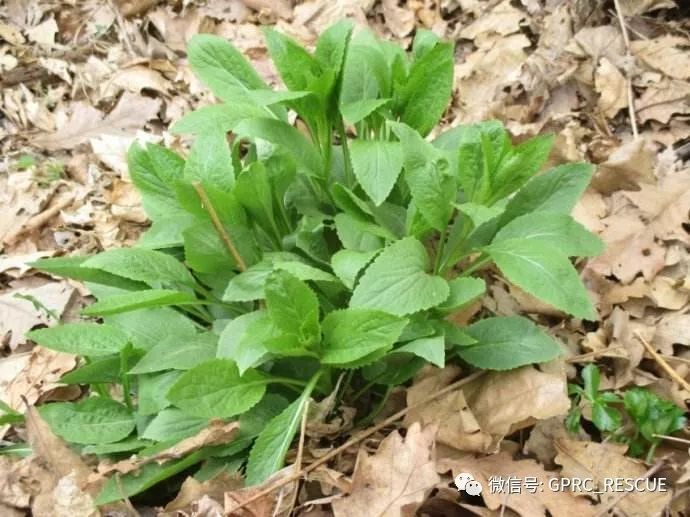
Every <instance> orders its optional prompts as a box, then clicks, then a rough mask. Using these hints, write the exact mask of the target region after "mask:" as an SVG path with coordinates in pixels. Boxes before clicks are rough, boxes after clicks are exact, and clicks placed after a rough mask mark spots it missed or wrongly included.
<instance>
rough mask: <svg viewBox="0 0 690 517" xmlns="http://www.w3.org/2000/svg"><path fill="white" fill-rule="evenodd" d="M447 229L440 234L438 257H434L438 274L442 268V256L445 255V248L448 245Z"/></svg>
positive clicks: (435, 271) (435, 272)
mask: <svg viewBox="0 0 690 517" xmlns="http://www.w3.org/2000/svg"><path fill="white" fill-rule="evenodd" d="M446 239H447V237H446V230H445V229H444V230H443V233H441V234H440V235H439V241H438V248H436V258H435V259H434V274H436V275H438V273H439V269H440V268H441V257H442V256H443V248H444V247H445V246H446Z"/></svg>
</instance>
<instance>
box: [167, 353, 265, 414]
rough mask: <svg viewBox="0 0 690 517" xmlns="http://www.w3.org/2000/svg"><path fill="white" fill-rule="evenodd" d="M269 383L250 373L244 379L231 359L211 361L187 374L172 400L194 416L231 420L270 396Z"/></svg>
mask: <svg viewBox="0 0 690 517" xmlns="http://www.w3.org/2000/svg"><path fill="white" fill-rule="evenodd" d="M266 384H267V380H266V379H265V378H264V377H263V376H262V375H260V374H259V373H257V372H255V371H253V370H250V371H247V372H245V373H244V375H242V376H240V374H239V371H238V369H237V365H236V364H235V363H234V362H233V361H229V360H227V359H211V360H210V361H206V362H205V363H201V364H199V365H197V366H195V367H194V368H192V369H191V370H187V371H186V372H184V373H183V374H182V375H181V376H180V378H179V379H178V380H177V382H176V383H175V384H174V385H173V387H172V388H170V391H169V392H168V400H170V402H172V403H173V404H174V405H175V406H177V407H179V408H180V409H182V410H183V411H185V412H186V413H187V414H189V415H191V416H197V417H200V418H229V417H231V416H235V415H238V414H240V413H243V412H245V411H247V410H248V409H249V408H251V407H252V406H253V405H254V404H256V403H257V402H259V400H261V398H262V397H263V396H264V393H265V392H266Z"/></svg>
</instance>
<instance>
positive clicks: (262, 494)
mask: <svg viewBox="0 0 690 517" xmlns="http://www.w3.org/2000/svg"><path fill="white" fill-rule="evenodd" d="M484 373H485V372H484V371H478V372H474V373H473V374H471V375H468V376H467V377H465V378H464V379H460V380H459V381H456V382H454V383H452V384H449V385H448V386H446V387H445V388H443V389H440V390H439V391H437V392H436V393H432V394H431V395H429V396H428V397H425V398H424V399H422V400H420V401H419V402H417V403H416V404H413V405H411V406H408V407H406V408H404V409H401V410H400V411H398V412H397V413H395V414H393V415H391V416H389V417H388V418H386V419H385V420H384V421H382V422H380V423H379V424H377V425H375V426H374V427H370V428H369V429H365V430H363V431H361V432H359V433H357V434H356V435H354V436H353V437H352V438H350V439H349V440H348V441H346V442H345V443H344V444H342V445H341V446H340V447H336V448H335V449H333V450H332V451H331V452H329V453H328V454H326V455H325V456H322V457H321V458H320V459H318V460H316V461H315V462H314V463H312V464H310V465H308V466H307V467H304V468H303V469H301V470H299V471H298V472H296V473H294V474H292V475H290V476H287V477H285V478H283V479H281V480H279V481H277V482H276V483H275V484H273V485H271V486H269V487H268V488H265V489H263V490H261V491H259V492H257V493H256V494H255V495H254V496H252V497H250V498H249V499H247V500H246V501H243V502H242V503H240V504H238V505H237V506H235V507H234V508H232V509H231V510H229V511H228V510H226V512H225V514H226V515H232V514H234V513H235V512H237V511H238V510H240V509H242V508H244V507H245V506H247V505H249V504H251V503H253V502H254V501H257V500H259V499H261V498H263V497H266V496H267V495H269V494H270V493H271V492H273V491H274V490H277V489H279V488H280V487H282V486H284V485H287V484H288V483H291V482H293V481H295V480H296V479H299V478H300V477H302V476H304V475H305V474H308V473H309V472H311V471H313V470H315V469H317V468H318V467H320V466H321V465H324V464H326V463H328V462H329V461H331V460H332V459H333V458H335V457H336V456H337V455H338V454H340V453H342V452H343V451H345V450H347V449H349V448H350V447H352V446H353V445H355V444H357V443H359V442H361V441H362V440H365V439H366V438H369V437H370V436H371V435H373V434H374V433H376V432H378V431H380V430H381V429H383V428H384V427H386V426H388V425H391V424H392V423H394V422H395V421H397V420H399V419H401V418H402V417H404V416H405V415H406V414H407V413H408V412H409V411H410V410H412V409H416V408H418V407H421V406H424V405H426V404H428V403H429V402H431V401H432V400H435V399H437V398H439V397H441V396H443V395H446V394H448V393H450V392H452V391H455V390H457V389H458V388H459V387H460V386H463V385H465V384H468V383H470V382H472V381H474V380H476V379H478V378H479V377H481V376H482V375H484Z"/></svg>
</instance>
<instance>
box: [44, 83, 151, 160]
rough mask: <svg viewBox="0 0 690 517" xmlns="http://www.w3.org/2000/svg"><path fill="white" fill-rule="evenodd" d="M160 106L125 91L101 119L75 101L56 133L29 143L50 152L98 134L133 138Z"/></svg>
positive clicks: (90, 109)
mask: <svg viewBox="0 0 690 517" xmlns="http://www.w3.org/2000/svg"><path fill="white" fill-rule="evenodd" d="M160 105H161V102H160V101H159V100H155V99H150V98H148V97H141V96H139V95H135V94H132V93H129V92H125V93H124V94H123V95H122V97H121V98H120V101H119V102H118V103H117V106H115V109H113V111H111V112H110V113H109V114H108V115H106V116H105V117H103V114H102V113H101V112H100V111H98V110H97V109H95V108H93V107H91V106H89V105H87V104H84V103H82V102H77V103H75V104H74V105H73V106H74V107H73V111H72V115H71V116H70V118H69V119H68V120H66V121H65V123H64V125H63V126H61V127H60V129H58V131H57V132H55V133H52V134H46V135H42V136H39V137H37V138H36V139H34V141H33V144H34V145H38V146H42V147H45V148H46V149H50V150H56V149H71V148H73V147H76V146H77V145H79V144H81V143H84V142H86V141H87V140H88V139H89V138H96V137H99V136H101V135H121V136H127V135H133V134H134V133H135V132H136V130H137V129H140V128H141V127H143V125H144V124H146V122H147V121H148V120H150V119H152V118H154V117H155V116H156V114H157V113H158V110H159V109H160Z"/></svg>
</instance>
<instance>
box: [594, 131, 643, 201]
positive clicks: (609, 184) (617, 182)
mask: <svg viewBox="0 0 690 517" xmlns="http://www.w3.org/2000/svg"><path fill="white" fill-rule="evenodd" d="M653 158H654V153H653V150H652V149H651V148H650V147H649V146H648V144H647V142H645V140H644V139H642V138H640V139H637V140H631V141H630V142H628V143H627V144H624V145H622V146H621V147H619V148H618V149H616V150H615V151H614V152H613V153H611V155H610V156H609V159H608V160H606V162H604V163H602V164H600V165H599V166H598V167H597V172H596V174H595V175H594V177H593V178H592V187H594V188H595V189H596V190H598V191H599V192H601V193H602V194H610V193H612V192H614V191H616V190H633V189H636V188H639V186H640V184H642V183H654V182H655V181H656V178H655V177H654V161H653Z"/></svg>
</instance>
